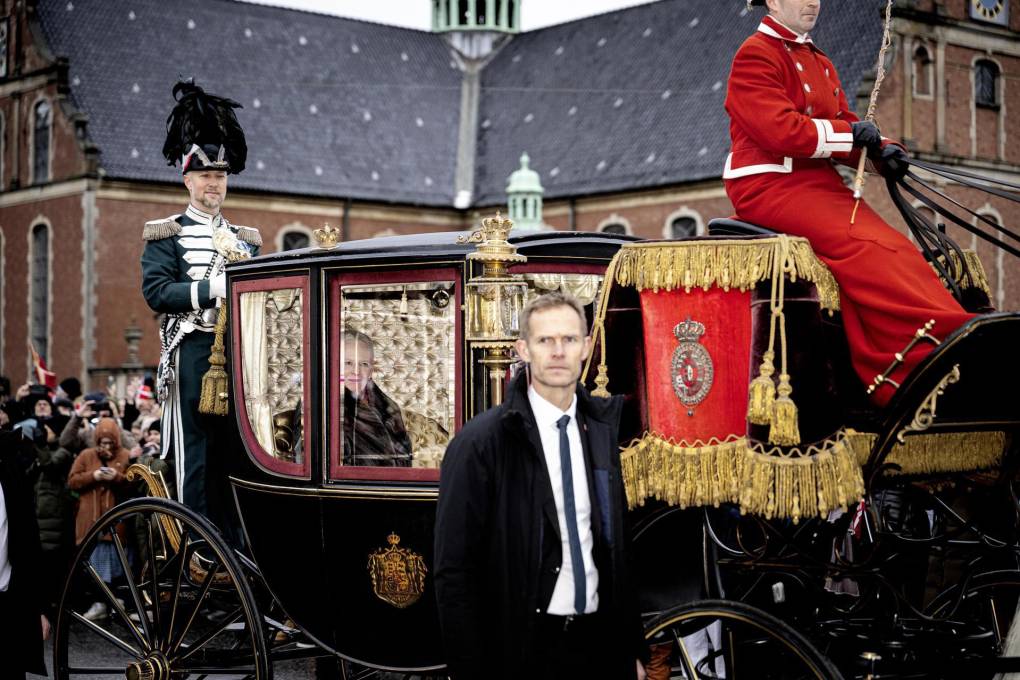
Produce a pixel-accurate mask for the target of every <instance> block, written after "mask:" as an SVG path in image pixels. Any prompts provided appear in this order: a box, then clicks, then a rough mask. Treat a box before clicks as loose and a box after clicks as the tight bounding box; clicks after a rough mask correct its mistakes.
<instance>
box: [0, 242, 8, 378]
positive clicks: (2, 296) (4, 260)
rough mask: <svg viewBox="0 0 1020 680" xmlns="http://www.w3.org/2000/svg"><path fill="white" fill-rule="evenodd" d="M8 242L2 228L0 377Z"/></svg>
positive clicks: (2, 357)
mask: <svg viewBox="0 0 1020 680" xmlns="http://www.w3.org/2000/svg"><path fill="white" fill-rule="evenodd" d="M5 246H6V240H5V238H4V230H3V229H2V228H0V375H4V374H5V373H6V371H4V316H5V314H4V312H5V311H6V309H7V305H6V304H5V303H6V302H7V300H6V298H5V297H4V296H5V295H6V294H7V287H6V286H5V285H4V282H5V281H6V279H5V278H4V276H5V275H6V272H5V270H6V269H7V249H6V248H5Z"/></svg>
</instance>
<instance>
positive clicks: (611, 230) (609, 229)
mask: <svg viewBox="0 0 1020 680" xmlns="http://www.w3.org/2000/svg"><path fill="white" fill-rule="evenodd" d="M599 231H601V232H602V233H603V234H626V233H627V227H626V225H623V224H620V223H619V222H611V223H609V224H607V225H605V226H602V227H599Z"/></svg>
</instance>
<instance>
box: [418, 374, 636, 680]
mask: <svg viewBox="0 0 1020 680" xmlns="http://www.w3.org/2000/svg"><path fill="white" fill-rule="evenodd" d="M527 389H528V384H527V380H526V378H525V374H524V372H522V373H521V374H520V375H518V376H517V377H516V378H515V379H514V380H513V381H512V382H511V384H510V387H509V389H508V391H507V399H506V401H505V402H504V403H503V404H502V405H500V406H498V407H496V408H493V409H490V410H488V411H486V412H485V413H482V414H481V415H479V416H477V417H476V418H474V419H472V420H471V421H470V422H469V423H467V424H466V425H465V426H464V428H463V429H462V430H461V432H460V433H458V434H457V436H456V437H455V438H454V439H453V441H451V442H450V445H449V447H448V448H447V450H446V455H445V457H444V459H443V464H442V470H441V476H440V483H439V505H438V510H437V514H436V545H435V565H434V569H435V586H436V596H437V599H438V607H439V619H440V624H441V627H442V635H443V641H444V647H445V655H446V661H447V663H448V665H449V668H450V672H451V675H452V676H453V678H454V680H475V679H482V678H485V679H486V680H494V679H496V678H533V677H539V676H540V671H539V670H538V669H536V668H535V666H534V659H533V657H534V648H535V646H534V635H535V624H536V621H537V620H538V617H540V616H541V615H542V614H544V612H545V607H546V606H547V604H548V602H549V599H550V597H551V596H552V591H553V588H554V586H555V584H556V578H557V573H558V569H559V567H560V565H561V563H562V549H561V542H560V537H559V523H558V520H557V516H556V505H555V501H554V499H553V493H552V485H551V483H550V481H549V474H548V470H547V468H546V464H545V458H544V456H543V453H542V445H541V439H540V437H539V434H538V430H537V426H536V424H535V418H534V415H533V414H532V412H531V405H530V403H529V401H528V396H527ZM577 399H578V402H577V419H578V425H579V427H580V429H581V434H582V437H581V440H582V444H583V446H584V450H585V451H584V452H585V459H586V463H587V470H588V479H589V484H588V486H589V491H590V493H591V506H592V532H593V535H594V539H595V549H594V557H595V564H596V567H597V568H598V572H599V611H600V612H602V613H603V614H604V615H607V616H608V619H609V621H611V626H612V627H613V629H614V630H613V631H612V633H611V639H612V640H614V641H616V642H618V649H614V650H612V654H611V656H612V661H611V663H609V664H607V672H606V675H605V677H606V678H613V679H614V680H615V679H618V678H621V679H622V678H632V677H633V676H634V675H635V663H634V661H635V659H637V658H643V657H644V656H645V652H644V642H643V638H642V634H641V625H640V619H639V617H638V614H637V610H636V608H635V607H634V605H633V603H634V599H633V597H632V595H631V589H630V584H629V580H628V577H627V571H628V570H627V566H626V555H625V542H626V534H625V529H624V511H625V509H626V501H625V496H624V490H623V483H622V479H621V474H620V457H619V447H618V446H617V437H618V431H619V420H620V409H621V406H622V398H621V397H612V398H610V399H598V398H594V397H591V396H590V395H589V394H588V392H587V391H586V390H585V389H584V388H583V387H581V386H578V388H577Z"/></svg>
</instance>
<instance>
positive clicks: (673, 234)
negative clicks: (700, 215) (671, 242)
mask: <svg viewBox="0 0 1020 680" xmlns="http://www.w3.org/2000/svg"><path fill="white" fill-rule="evenodd" d="M697 235H698V222H697V220H695V219H694V218H693V217H677V218H676V219H674V220H673V221H672V222H670V223H669V238H673V239H678V238H691V237H692V236H697Z"/></svg>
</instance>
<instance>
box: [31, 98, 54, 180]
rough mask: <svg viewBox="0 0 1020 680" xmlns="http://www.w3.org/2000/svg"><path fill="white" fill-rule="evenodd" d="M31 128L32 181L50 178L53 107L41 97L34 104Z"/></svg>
mask: <svg viewBox="0 0 1020 680" xmlns="http://www.w3.org/2000/svg"><path fill="white" fill-rule="evenodd" d="M33 114H34V116H33V121H34V125H33V128H32V183H33V184H42V183H43V182H48V181H49V180H50V130H51V129H52V127H53V109H52V108H51V107H50V103H49V102H48V101H46V100H45V99H43V100H42V101H40V102H39V103H38V104H36V105H35V110H34V111H33Z"/></svg>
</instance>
